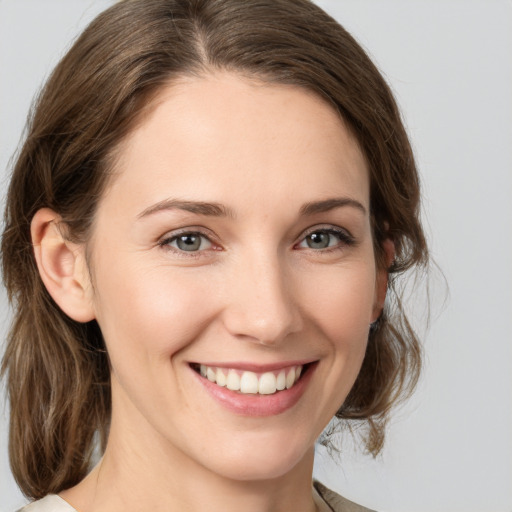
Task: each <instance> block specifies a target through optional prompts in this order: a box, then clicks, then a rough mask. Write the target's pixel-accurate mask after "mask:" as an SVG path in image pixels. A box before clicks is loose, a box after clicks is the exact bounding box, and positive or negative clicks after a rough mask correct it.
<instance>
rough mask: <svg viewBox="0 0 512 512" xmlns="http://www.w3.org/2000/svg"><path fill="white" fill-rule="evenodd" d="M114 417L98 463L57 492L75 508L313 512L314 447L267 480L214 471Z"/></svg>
mask: <svg viewBox="0 0 512 512" xmlns="http://www.w3.org/2000/svg"><path fill="white" fill-rule="evenodd" d="M120 423H121V422H118V421H115V419H114V418H113V421H112V426H111V432H110V437H109V442H108V446H107V449H106V451H105V454H104V456H103V458H102V460H101V461H100V463H99V464H98V465H97V466H96V467H95V468H94V469H93V470H92V472H91V473H90V474H89V475H88V476H87V477H86V478H85V479H84V480H83V481H82V482H80V483H79V484H78V485H77V486H76V487H73V488H71V489H69V490H67V491H64V492H63V493H61V496H62V497H63V498H64V499H65V500H66V501H68V502H69V503H70V504H71V506H73V507H74V508H76V509H77V510H78V511H80V512H107V511H108V512H117V511H119V512H121V511H123V512H132V511H133V512H135V511H140V510H152V511H154V512H170V511H175V510H180V511H183V512H199V511H203V510H208V511H209V512H221V511H222V512H235V511H236V512H239V511H240V510H244V512H279V511H282V510H294V511H296V512H313V511H314V510H315V506H314V503H313V498H312V491H311V479H312V472H313V458H314V447H311V448H310V449H309V450H308V451H307V452H306V453H305V454H304V456H303V458H302V459H301V460H300V461H299V462H298V463H297V464H296V465H294V466H293V467H292V468H291V469H290V470H289V471H288V472H286V473H285V474H283V475H279V476H277V477H274V478H271V479H255V480H237V479H234V478H230V477H227V476H223V475H219V474H217V473H215V472H213V471H211V470H210V469H209V468H206V467H204V466H203V465H200V464H198V463H197V462H196V461H194V460H192V459H191V458H190V457H188V456H187V455H186V454H185V453H183V452H182V451H180V450H179V449H176V447H173V446H169V445H168V443H166V442H165V440H162V439H159V438H158V435H155V434H154V432H153V433H151V432H145V433H144V434H142V435H141V434H140V429H138V428H136V429H133V428H130V427H129V426H128V425H126V424H124V425H122V424H120Z"/></svg>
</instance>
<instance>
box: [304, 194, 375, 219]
mask: <svg viewBox="0 0 512 512" xmlns="http://www.w3.org/2000/svg"><path fill="white" fill-rule="evenodd" d="M345 206H349V207H352V208H356V209H358V210H360V211H361V212H363V213H364V214H365V215H366V208H365V207H364V206H363V205H362V204H361V203H360V202H359V201H356V200H355V199H351V198H349V197H333V198H331V199H324V200H323V201H313V202H311V203H306V204H304V205H302V207H301V209H300V214H301V215H304V216H308V215H315V214H316V213H325V212H328V211H330V210H334V209H335V208H342V207H345Z"/></svg>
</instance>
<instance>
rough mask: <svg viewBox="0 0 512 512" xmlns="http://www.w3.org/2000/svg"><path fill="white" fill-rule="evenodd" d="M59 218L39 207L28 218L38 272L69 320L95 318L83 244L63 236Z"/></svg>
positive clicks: (52, 212)
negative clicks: (29, 218)
mask: <svg viewBox="0 0 512 512" xmlns="http://www.w3.org/2000/svg"><path fill="white" fill-rule="evenodd" d="M60 220H61V218H60V216H59V215H58V214H57V213H55V212H54V211H53V210H50V209H49V208H42V209H41V210H38V211H37V213H36V214H35V215H34V218H33V219H32V223H31V226H30V234H31V237H32V245H33V248H34V256H35V259H36V263H37V268H38V270H39V275H40V276H41V280H42V281H43V283H44V285H45V287H46V289H47V290H48V293H49V294H50V295H51V296H52V298H53V300H54V301H55V302H56V304H57V305H58V306H59V307H60V308H61V309H62V311H64V313H66V315H68V316H69V317H70V318H72V319H73V320H76V321H77V322H89V321H90V320H93V319H94V318H95V315H94V308H93V305H92V296H91V286H90V280H89V274H88V271H87V266H86V263H85V255H84V247H83V246H82V245H79V244H74V243H72V242H70V241H69V240H66V238H65V237H64V234H63V232H62V230H61V227H60V226H59V222H60Z"/></svg>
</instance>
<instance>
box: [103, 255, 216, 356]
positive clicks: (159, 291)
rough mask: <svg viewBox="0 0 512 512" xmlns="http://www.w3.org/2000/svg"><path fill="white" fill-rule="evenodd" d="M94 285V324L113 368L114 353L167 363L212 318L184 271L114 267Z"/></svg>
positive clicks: (204, 292) (196, 283)
mask: <svg viewBox="0 0 512 512" xmlns="http://www.w3.org/2000/svg"><path fill="white" fill-rule="evenodd" d="M126 276H130V277H129V278H127V277H126ZM97 281H98V282H100V283H101V288H99V289H98V290H97V293H96V300H95V303H96V311H97V319H98V323H99V325H100V327H101V330H102V332H103V336H104V337H105V341H106V344H107V347H108V350H109V354H110V356H111V359H112V360H113V363H114V360H115V359H117V358H116V354H117V353H118V352H121V354H120V355H121V356H122V357H121V358H120V359H121V360H122V361H126V360H128V359H129V357H128V356H129V355H130V354H132V355H133V356H137V358H140V357H141V355H142V354H144V359H145V360H153V359H157V360H161V361H165V362H167V361H168V360H169V357H171V356H172V355H173V354H175V353H176V352H178V351H180V350H181V349H182V348H184V347H186V346H187V345H188V344H189V343H190V342H191V340H193V339H194V338H195V337H196V336H197V335H198V334H199V332H200V330H201V326H202V325H204V323H205V322H207V321H208V318H209V317H210V316H211V315H214V314H215V313H214V311H212V308H213V303H212V301H211V300H208V297H209V296H210V294H209V292H208V289H207V287H205V285H204V282H205V281H204V280H202V279H190V277H189V276H188V275H187V272H186V271H185V272H175V271H172V270H171V269H167V270H166V269H162V268H158V267H157V268H151V269H147V268H143V267H142V266H138V265H131V266H130V268H127V267H125V268H123V267H122V265H119V266H118V268H117V269H116V271H115V272H108V274H105V273H103V275H98V276H97ZM131 359H133V358H131Z"/></svg>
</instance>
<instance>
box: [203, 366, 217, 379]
mask: <svg viewBox="0 0 512 512" xmlns="http://www.w3.org/2000/svg"><path fill="white" fill-rule="evenodd" d="M206 378H207V379H208V380H209V381H211V382H216V380H217V372H216V371H215V370H214V369H213V368H210V367H208V368H206Z"/></svg>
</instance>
